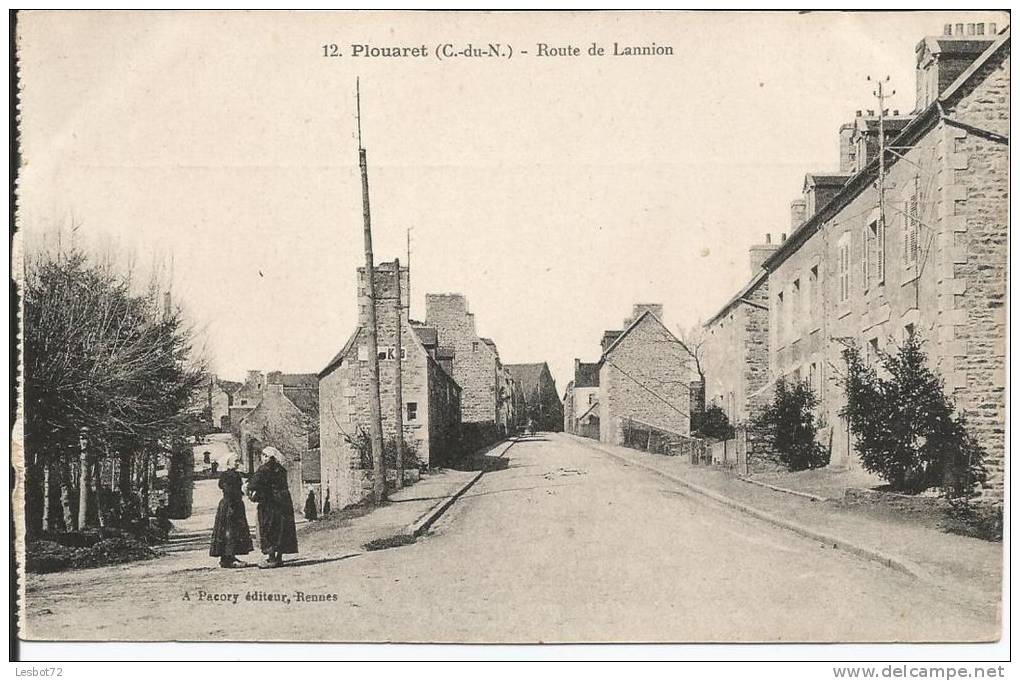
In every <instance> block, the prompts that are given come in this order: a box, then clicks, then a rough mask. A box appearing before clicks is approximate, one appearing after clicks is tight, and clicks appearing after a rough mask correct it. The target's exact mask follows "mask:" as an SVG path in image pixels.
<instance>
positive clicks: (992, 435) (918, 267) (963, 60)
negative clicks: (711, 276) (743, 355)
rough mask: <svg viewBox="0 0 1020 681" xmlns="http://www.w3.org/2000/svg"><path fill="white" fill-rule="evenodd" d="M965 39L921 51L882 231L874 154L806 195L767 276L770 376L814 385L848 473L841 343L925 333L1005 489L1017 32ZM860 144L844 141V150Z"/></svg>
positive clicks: (931, 43) (828, 433)
mask: <svg viewBox="0 0 1020 681" xmlns="http://www.w3.org/2000/svg"><path fill="white" fill-rule="evenodd" d="M962 26H963V25H962V24H959V25H957V28H956V30H955V31H954V29H953V27H952V26H947V33H946V34H945V35H943V36H938V37H927V38H925V39H924V40H922V41H921V42H920V43H919V44H918V46H917V51H916V57H917V61H916V66H917V69H916V80H917V88H916V89H917V103H916V108H915V110H914V112H913V113H912V115H911V116H910V118H909V121H907V122H905V123H903V124H902V125H900V124H899V123H898V124H897V126H895V127H894V135H895V136H894V137H893V138H892V139H891V140H890V145H891V146H892V147H893V149H892V150H891V151H890V152H889V154H888V158H887V159H886V179H885V183H884V186H885V188H886V190H885V200H884V206H885V210H884V219H883V212H882V211H881V210H880V207H879V196H878V189H877V188H876V181H877V177H878V160H877V153H876V152H877V149H876V151H868V152H867V153H869V154H874V157H865V158H863V159H862V158H860V156H861V153H862V152H861V151H859V150H861V149H868V148H869V147H868V145H867V144H866V143H860V142H859V140H858V144H857V145H856V146H855V151H854V153H851V150H850V149H847V148H843V149H842V150H841V154H840V156H841V162H843V161H844V160H845V159H848V158H850V157H852V156H856V158H854V164H855V165H853V166H850V165H848V166H847V168H848V169H853V168H857V172H855V173H854V174H852V175H851V176H850V178H849V179H848V180H847V181H846V183H845V184H844V185H843V186H841V187H840V188H839V190H838V191H836V192H835V193H834V194H832V195H831V196H826V197H821V198H820V197H819V195H812V192H816V191H818V187H817V185H813V184H812V185H809V184H808V183H806V184H805V187H806V188H807V196H805V208H806V214H805V215H804V221H803V223H802V224H799V225H798V226H797V228H796V229H795V230H794V231H793V232H792V234H791V236H790V238H789V239H788V240H787V241H785V242H784V243H782V244H781V245H780V247H779V248H778V250H777V251H776V252H775V253H774V254H773V255H771V256H770V257H769V258H768V259H767V260H766V261H765V263H764V267H765V269H766V270H768V296H769V308H770V310H769V314H770V318H769V326H770V339H769V344H770V372H771V375H772V377H773V379H774V378H778V377H788V378H794V379H802V380H807V381H809V382H810V383H811V385H812V387H813V388H814V389H815V392H816V394H817V396H818V397H819V400H820V417H821V419H822V420H823V422H824V423H825V425H826V426H828V429H827V430H825V431H823V435H824V437H825V438H826V439H827V440H828V441H829V442H828V443H829V445H830V447H831V465H833V466H837V467H850V468H853V467H856V466H857V465H858V463H857V457H856V455H855V454H854V452H853V444H852V441H851V438H850V434H849V432H848V427H847V424H846V423H845V422H843V421H842V420H841V418H840V417H839V411H840V410H841V408H842V407H843V406H844V403H845V399H844V395H843V390H842V387H841V386H840V384H839V379H838V375H837V368H838V367H840V366H841V365H842V358H841V351H842V348H843V346H842V345H841V343H840V339H853V340H855V341H856V342H857V343H858V344H859V345H861V346H862V347H863V349H864V351H865V353H866V354H867V355H870V356H871V357H874V356H875V353H876V352H877V351H879V350H884V349H887V348H891V347H893V346H895V345H896V344H897V343H898V342H899V341H900V340H902V338H903V337H904V336H905V335H907V334H920V335H921V336H922V338H923V340H924V348H925V351H926V352H927V354H928V357H929V362H930V363H931V364H932V366H933V367H934V368H936V369H937V370H938V371H939V373H940V374H941V375H942V377H943V378H944V380H945V384H946V388H947V391H948V392H949V393H950V394H951V395H952V397H953V399H954V400H955V402H956V405H957V407H958V409H960V410H961V411H963V412H965V413H966V414H967V417H968V422H969V425H970V427H971V429H972V430H973V432H974V434H975V436H976V437H977V438H978V440H979V441H980V442H981V443H982V445H983V446H984V447H985V448H986V450H987V451H988V453H989V459H990V472H991V473H992V482H991V485H992V486H993V487H995V488H997V489H1001V484H1002V462H1003V457H1004V423H1005V400H1004V398H1005V336H1006V326H1005V324H1006V321H1005V301H1006V282H1007V278H1006V277H1007V262H1006V261H1007V238H1008V229H1007V217H1008V197H1009V178H1008V170H1009V160H1008V159H1009V144H1008V135H1009V73H1010V69H1009V63H1010V61H1009V56H1010V33H1009V29H1008V28H1007V29H1006V30H1004V31H1003V32H1002V33H1000V34H995V33H994V31H992V30H990V31H989V32H988V34H980V35H979V34H977V33H976V32H973V33H968V34H967V35H963V32H962V30H961V29H962ZM983 28H984V27H983V26H982V29H983ZM858 119H860V117H858ZM858 127H862V126H861V125H859V124H858ZM866 127H868V128H871V127H872V126H871V122H870V121H868V122H867V126H866ZM845 128H846V126H844V129H845ZM852 140H853V135H845V134H843V130H841V135H840V142H841V146H842V147H846V146H847V145H851V146H853V145H854V143H853V141H852ZM826 191H828V190H826Z"/></svg>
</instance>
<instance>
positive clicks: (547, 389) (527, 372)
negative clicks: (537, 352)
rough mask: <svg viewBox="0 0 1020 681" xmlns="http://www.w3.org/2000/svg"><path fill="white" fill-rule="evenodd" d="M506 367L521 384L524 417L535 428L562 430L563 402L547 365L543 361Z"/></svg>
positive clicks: (551, 430)
mask: <svg viewBox="0 0 1020 681" xmlns="http://www.w3.org/2000/svg"><path fill="white" fill-rule="evenodd" d="M506 368H507V370H508V371H509V372H510V375H511V376H513V378H514V380H515V381H516V382H517V383H519V384H520V386H521V392H522V394H523V396H524V413H525V414H526V419H530V420H531V421H532V422H533V423H534V426H535V428H536V429H537V430H544V431H550V432H557V431H560V430H562V429H563V403H562V402H561V401H560V394H559V391H558V390H557V389H556V381H555V380H554V379H553V377H552V373H551V372H550V371H549V365H548V364H546V363H545V362H539V363H536V364H507V365H506Z"/></svg>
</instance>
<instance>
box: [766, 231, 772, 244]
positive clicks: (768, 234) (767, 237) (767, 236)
mask: <svg viewBox="0 0 1020 681" xmlns="http://www.w3.org/2000/svg"><path fill="white" fill-rule="evenodd" d="M765 243H767V244H770V243H772V232H766V233H765Z"/></svg>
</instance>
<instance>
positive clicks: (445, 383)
mask: <svg viewBox="0 0 1020 681" xmlns="http://www.w3.org/2000/svg"><path fill="white" fill-rule="evenodd" d="M398 276H399V277H400V290H401V292H402V295H401V306H400V309H399V311H398V310H397V309H396V305H395V304H394V302H395V300H396V287H397V282H398V280H397V277H398ZM408 284H409V272H408V269H407V267H401V268H400V272H399V275H398V273H397V270H396V264H395V263H393V262H384V263H379V264H378V265H377V266H376V268H375V296H376V326H377V329H378V335H377V344H378V351H379V386H380V395H381V406H382V422H383V439H384V441H385V442H386V443H387V444H388V446H389V448H392V446H393V442H394V439H395V437H396V404H395V402H396V398H395V395H394V386H395V383H396V362H395V361H394V360H395V359H396V353H397V352H400V356H401V359H402V362H401V383H402V396H401V403H402V408H403V413H402V416H403V436H404V442H405V468H411V467H419V466H420V467H425V466H430V465H437V464H441V463H444V462H445V461H446V460H447V459H449V458H451V457H452V456H453V455H454V454H455V448H456V445H457V442H458V435H459V427H460V422H461V387H460V386H459V385H458V384H457V382H456V381H455V380H454V378H453V377H452V376H451V375H450V374H449V373H447V370H446V369H445V368H444V366H443V362H446V363H449V362H451V361H453V362H455V361H456V354H455V353H454V352H452V351H451V349H450V348H446V349H445V350H444V349H442V348H440V346H439V342H440V341H441V340H443V339H442V337H441V335H440V334H439V333H438V332H437V329H436V328H435V327H433V326H429V325H427V324H426V325H422V324H420V323H417V322H413V323H412V321H411V320H410V319H409V317H408V301H407V295H406V291H408V290H409V289H408ZM369 293H370V292H369V291H368V287H367V286H366V279H365V270H364V268H358V305H359V307H358V309H359V313H358V326H357V328H355V329H354V331H353V332H352V333H351V335H350V337H349V338H348V340H347V342H346V343H344V345H343V347H342V348H341V349H340V351H339V352H338V353H337V354H336V356H334V357H333V359H331V360H330V361H329V363H328V364H327V365H326V366H325V367H324V368H323V370H322V371H320V372H319V375H318V378H319V401H320V410H319V430H320V459H321V487H322V490H321V493H322V495H323V497H325V495H326V494H329V495H330V504H331V506H332V507H333V508H336V509H339V508H343V507H345V506H349V505H351V504H356V503H360V502H361V501H364V500H366V499H368V498H369V497H370V496H371V493H372V461H371V450H370V441H369V440H368V433H369V410H370V402H369V388H368V372H369V369H368V346H367V345H366V336H365V328H366V324H367V312H368V306H369V305H370V304H371V299H370V298H369ZM398 324H399V325H400V327H399V328H400V333H401V347H400V348H399V349H398V348H397V347H396V331H397V325H398ZM441 358H442V359H441ZM411 464H413V465H411Z"/></svg>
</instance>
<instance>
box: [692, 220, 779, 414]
mask: <svg viewBox="0 0 1020 681" xmlns="http://www.w3.org/2000/svg"><path fill="white" fill-rule="evenodd" d="M768 241H769V243H767V244H765V245H759V246H753V247H752V248H751V267H752V275H753V276H752V278H751V281H750V282H749V283H748V284H747V285H746V286H745V287H744V288H743V289H742V290H741V291H740V292H739V293H738V294H737V295H736V296H735V297H734V298H733V299H732V300H730V301H729V302H728V303H727V304H726V305H724V306H723V308H722V309H721V310H720V311H719V312H718V313H716V315H715V316H714V317H712V318H711V319H709V320H708V321H707V322H706V323H705V325H704V333H705V342H704V345H703V346H702V357H701V362H702V369H703V370H704V372H705V402H706V406H707V405H713V404H714V405H716V406H718V407H720V408H721V409H722V410H723V411H724V412H725V413H726V416H727V417H728V418H729V420H730V423H733V424H737V423H745V422H747V421H749V420H750V419H751V418H752V417H753V416H754V415H755V414H756V413H757V412H758V410H759V409H760V408H761V407H762V406H764V402H765V401H766V399H767V397H768V395H767V391H766V387H767V386H768V384H769V310H768V306H769V279H768V276H767V273H766V272H765V270H763V269H762V268H761V263H762V261H764V259H765V257H767V255H770V254H771V253H773V252H775V249H776V246H774V245H772V244H771V243H770V242H771V239H769V240H768ZM755 270H756V271H755Z"/></svg>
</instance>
